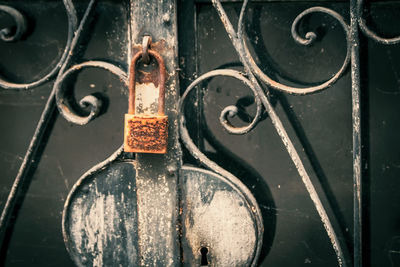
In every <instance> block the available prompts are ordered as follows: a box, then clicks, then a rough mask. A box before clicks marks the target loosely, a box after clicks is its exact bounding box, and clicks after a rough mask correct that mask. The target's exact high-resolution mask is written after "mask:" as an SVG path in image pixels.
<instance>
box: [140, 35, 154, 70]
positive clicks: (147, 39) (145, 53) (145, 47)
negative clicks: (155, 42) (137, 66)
mask: <svg viewBox="0 0 400 267" xmlns="http://www.w3.org/2000/svg"><path fill="white" fill-rule="evenodd" d="M151 41H152V40H151V36H150V35H145V36H143V42H142V62H143V63H144V64H149V63H150V57H149V47H150V45H151Z"/></svg>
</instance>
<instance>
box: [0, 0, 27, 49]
mask: <svg viewBox="0 0 400 267" xmlns="http://www.w3.org/2000/svg"><path fill="white" fill-rule="evenodd" d="M0 11H1V12H5V13H7V14H8V15H10V16H11V17H12V18H13V19H14V21H15V23H16V29H15V31H14V32H12V30H11V28H4V29H1V30H0V39H1V40H3V41H4V42H14V41H18V40H19V39H20V38H21V37H22V35H23V34H24V33H25V31H26V20H25V17H24V16H23V15H22V14H21V12H19V11H18V10H16V9H15V8H13V7H9V6H5V5H0Z"/></svg>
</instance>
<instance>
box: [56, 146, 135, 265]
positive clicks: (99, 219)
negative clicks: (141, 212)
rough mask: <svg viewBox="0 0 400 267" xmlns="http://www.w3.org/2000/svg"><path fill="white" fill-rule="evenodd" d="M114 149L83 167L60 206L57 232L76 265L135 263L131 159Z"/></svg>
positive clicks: (133, 186)
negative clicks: (85, 169) (101, 159)
mask: <svg viewBox="0 0 400 267" xmlns="http://www.w3.org/2000/svg"><path fill="white" fill-rule="evenodd" d="M121 153H122V149H119V150H118V151H117V152H116V153H115V154H114V155H112V156H111V157H110V158H109V159H107V160H105V161H104V162H102V163H100V164H99V165H97V166H95V167H94V168H92V169H91V170H89V171H88V172H87V173H85V174H84V175H83V176H82V177H81V178H80V179H79V180H78V182H77V183H76V184H75V185H74V187H73V188H72V190H71V192H70V194H69V195H68V198H67V200H66V202H65V207H64V212H63V234H64V241H65V243H66V247H67V249H68V252H69V253H70V255H71V257H72V259H73V261H74V262H75V264H76V265H77V266H137V265H138V263H139V252H138V247H137V240H138V236H137V205H136V201H137V197H136V185H135V175H136V171H135V163H134V161H132V160H129V159H128V160H124V159H122V158H121V157H120V156H121Z"/></svg>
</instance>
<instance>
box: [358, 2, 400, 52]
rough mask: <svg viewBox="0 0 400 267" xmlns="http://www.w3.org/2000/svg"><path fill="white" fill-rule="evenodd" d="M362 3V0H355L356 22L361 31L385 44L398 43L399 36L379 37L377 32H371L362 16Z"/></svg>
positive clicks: (399, 41)
mask: <svg viewBox="0 0 400 267" xmlns="http://www.w3.org/2000/svg"><path fill="white" fill-rule="evenodd" d="M363 5H364V0H358V1H357V15H358V16H357V17H358V24H359V26H360V29H361V31H362V32H363V33H364V34H365V35H366V36H367V37H368V38H370V39H372V40H374V41H376V42H378V43H381V44H385V45H393V44H398V43H400V36H397V37H393V38H383V37H380V36H379V35H378V34H376V33H375V32H373V31H372V30H371V29H370V28H368V26H367V23H366V22H365V20H364V18H363Z"/></svg>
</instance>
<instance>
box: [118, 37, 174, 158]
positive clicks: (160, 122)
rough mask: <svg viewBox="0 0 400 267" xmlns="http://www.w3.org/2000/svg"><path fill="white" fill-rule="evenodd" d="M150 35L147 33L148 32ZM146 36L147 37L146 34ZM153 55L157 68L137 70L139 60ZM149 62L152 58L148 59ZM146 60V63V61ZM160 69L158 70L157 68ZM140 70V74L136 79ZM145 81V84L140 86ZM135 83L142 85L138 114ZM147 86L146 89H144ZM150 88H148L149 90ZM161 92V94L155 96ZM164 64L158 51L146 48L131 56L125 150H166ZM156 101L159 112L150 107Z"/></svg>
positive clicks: (146, 151) (150, 151)
mask: <svg viewBox="0 0 400 267" xmlns="http://www.w3.org/2000/svg"><path fill="white" fill-rule="evenodd" d="M146 37H147V39H148V36H146ZM146 37H145V38H146ZM145 55H147V57H148V56H149V55H150V56H151V57H153V58H155V59H156V61H157V64H158V66H157V68H156V69H152V70H150V71H148V72H145V71H141V72H138V70H137V67H136V65H137V64H138V60H139V59H142V58H143V57H144V56H145ZM148 60H149V62H148V63H150V58H149V59H148ZM143 64H144V63H143ZM157 70H158V71H157ZM137 72H138V73H141V75H140V76H141V77H139V79H136V77H137V76H139V75H137ZM141 85H142V86H141ZM136 86H138V87H140V88H141V89H142V90H140V95H139V101H138V102H137V103H138V105H139V106H141V107H140V111H139V114H136V107H135V103H136ZM143 89H144V90H143ZM147 91H148V92H147ZM157 94H158V98H154V96H156V95H157ZM164 102H165V64H164V60H163V59H162V56H161V55H160V54H158V53H157V52H155V51H153V50H150V49H147V46H146V49H145V48H143V49H142V51H141V52H138V53H136V55H135V56H134V57H133V58H132V61H131V66H130V70H129V111H128V112H129V114H125V128H124V150H125V152H135V153H156V154H165V153H166V152H167V139H168V117H167V116H165V112H164V108H165V104H164ZM155 103H157V106H158V109H157V114H154V113H152V112H151V111H150V109H151V107H152V106H155Z"/></svg>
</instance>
